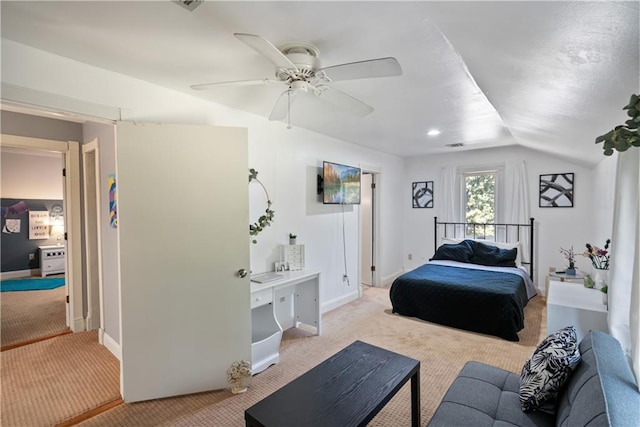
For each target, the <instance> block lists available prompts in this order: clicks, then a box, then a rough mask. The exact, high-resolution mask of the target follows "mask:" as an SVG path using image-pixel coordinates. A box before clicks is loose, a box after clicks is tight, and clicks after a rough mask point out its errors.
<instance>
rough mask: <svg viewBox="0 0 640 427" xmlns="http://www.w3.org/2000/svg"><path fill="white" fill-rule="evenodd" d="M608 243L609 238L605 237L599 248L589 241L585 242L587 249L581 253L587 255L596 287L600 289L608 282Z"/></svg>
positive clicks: (609, 241)
mask: <svg viewBox="0 0 640 427" xmlns="http://www.w3.org/2000/svg"><path fill="white" fill-rule="evenodd" d="M609 243H611V239H607V241H606V242H605V244H604V249H600V248H598V247H596V246H593V245H591V244H590V243H587V245H586V246H587V250H586V251H584V252H583V253H582V256H584V257H588V258H589V259H590V260H591V265H592V266H593V273H594V274H593V275H594V282H595V288H596V289H602V288H603V287H604V286H607V283H608V281H607V276H608V274H609V251H608V249H609Z"/></svg>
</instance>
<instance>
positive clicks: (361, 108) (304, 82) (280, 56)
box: [190, 33, 402, 127]
mask: <svg viewBox="0 0 640 427" xmlns="http://www.w3.org/2000/svg"><path fill="white" fill-rule="evenodd" d="M234 36H236V37H237V38H238V39H239V40H240V41H242V42H244V43H245V44H246V45H248V46H249V47H251V48H252V49H253V50H255V51H256V52H258V53H259V54H261V55H262V56H263V57H265V58H266V59H268V60H269V61H271V62H272V63H273V64H274V65H275V66H276V69H275V78H268V77H267V78H264V79H259V80H239V81H228V82H217V83H205V84H197V85H192V86H190V87H191V89H194V90H205V89H213V88H216V87H221V86H253V85H268V84H277V83H280V84H284V85H286V86H287V89H286V90H285V91H284V92H282V94H281V95H280V97H279V98H278V100H277V102H276V104H275V107H274V108H273V110H272V111H271V114H270V115H269V120H282V119H284V118H285V117H289V118H290V114H289V113H290V110H291V103H292V102H293V100H294V99H295V97H296V96H298V95H299V94H301V93H302V94H305V93H306V94H311V95H313V96H314V97H315V98H316V99H320V100H323V101H326V102H328V103H330V104H332V105H334V106H336V107H338V108H342V109H344V110H347V111H350V112H351V113H353V114H355V115H356V116H360V117H364V116H366V115H367V114H370V113H371V112H373V107H371V106H370V105H367V104H365V103H364V102H362V101H360V100H358V99H356V98H354V97H352V96H350V95H347V94H346V93H344V92H342V91H340V90H338V89H336V88H333V87H331V85H330V83H331V82H334V81H341V80H355V79H367V78H374V77H390V76H399V75H401V74H402V68H401V67H400V64H399V63H398V61H397V60H396V59H395V58H391V57H388V58H379V59H370V60H366V61H358V62H350V63H346V64H340V65H333V66H330V67H322V66H321V63H320V60H319V59H318V55H319V51H318V49H317V48H316V47H315V46H314V45H312V44H309V43H304V42H296V43H289V44H286V45H284V46H281V47H280V48H277V47H276V46H275V45H273V44H272V43H271V42H270V41H268V40H267V39H265V38H263V37H261V36H257V35H253V34H244V33H234ZM288 127H291V124H290V123H289V126H288Z"/></svg>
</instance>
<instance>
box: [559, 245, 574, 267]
mask: <svg viewBox="0 0 640 427" xmlns="http://www.w3.org/2000/svg"><path fill="white" fill-rule="evenodd" d="M560 253H561V254H562V255H564V257H565V259H566V260H567V261H569V267H568V268H569V269H574V268H576V254H575V253H574V252H573V246H571V249H563V248H560Z"/></svg>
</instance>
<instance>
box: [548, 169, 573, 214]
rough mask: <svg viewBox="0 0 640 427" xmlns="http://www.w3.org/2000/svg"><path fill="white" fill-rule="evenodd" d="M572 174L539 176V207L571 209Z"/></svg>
mask: <svg viewBox="0 0 640 427" xmlns="http://www.w3.org/2000/svg"><path fill="white" fill-rule="evenodd" d="M573 191H574V179H573V173H553V174H548V175H540V207H541V208H572V207H573Z"/></svg>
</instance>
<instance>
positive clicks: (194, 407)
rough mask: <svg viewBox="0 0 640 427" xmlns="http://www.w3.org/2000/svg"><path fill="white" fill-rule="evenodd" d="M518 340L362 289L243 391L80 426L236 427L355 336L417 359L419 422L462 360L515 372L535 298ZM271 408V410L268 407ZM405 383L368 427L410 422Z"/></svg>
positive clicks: (539, 318)
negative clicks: (405, 307)
mask: <svg viewBox="0 0 640 427" xmlns="http://www.w3.org/2000/svg"><path fill="white" fill-rule="evenodd" d="M525 317H526V326H525V329H524V330H523V331H522V332H521V333H520V341H519V342H509V341H505V340H502V339H500V338H495V337H491V336H487V335H481V334H476V333H472V332H465V331H460V330H456V329H452V328H447V327H443V326H439V325H435V324H431V323H427V322H423V321H420V320H416V319H411V318H405V317H400V316H397V315H393V314H391V304H390V302H389V290H388V289H386V288H371V289H367V290H366V292H365V296H364V297H363V298H361V299H359V300H357V301H354V302H352V303H350V304H347V305H345V306H343V307H340V308H338V309H336V310H334V311H332V312H329V313H326V314H325V315H324V316H323V323H324V324H323V336H321V337H316V336H313V335H312V334H310V333H308V332H306V331H304V330H300V329H291V330H289V331H286V332H285V334H284V337H283V342H282V345H281V350H280V363H279V364H277V365H274V366H271V367H270V368H268V369H267V370H266V371H264V372H262V373H260V374H258V375H256V376H254V377H253V381H252V385H251V387H250V388H249V391H248V392H247V393H244V394H240V395H235V396H234V395H232V394H231V393H230V392H229V391H228V390H219V391H215V392H208V393H200V394H196V395H189V396H182V397H175V398H167V399H159V400H153V401H148V402H139V403H134V404H123V405H120V406H118V407H116V408H114V409H111V410H109V411H107V412H104V413H102V414H100V415H98V416H96V417H94V418H92V419H90V420H87V421H85V422H83V423H81V424H80V425H82V426H100V427H101V426H225V427H227V426H244V425H245V424H244V410H245V409H246V408H248V407H249V406H251V405H253V404H254V403H256V402H258V401H259V400H261V399H262V398H264V397H266V396H267V395H269V394H270V393H272V392H274V391H276V390H277V389H278V388H280V387H282V386H283V385H285V384H287V383H288V382H290V381H291V380H293V379H295V378H297V377H298V376H300V375H302V374H303V373H304V372H306V371H308V370H309V369H311V368H312V367H314V366H316V365H317V364H319V363H321V362H322V361H323V360H325V359H326V358H328V357H329V356H331V355H333V354H334V353H336V352H338V351H339V350H341V349H342V348H344V347H345V346H347V345H349V344H350V343H352V342H353V341H355V340H361V341H365V342H368V343H371V344H373V345H377V346H380V347H383V348H387V349H389V350H392V351H395V352H398V353H401V354H404V355H406V356H409V357H413V358H415V359H418V360H420V362H421V369H420V389H421V414H422V422H421V424H422V425H424V424H425V423H426V422H427V421H428V420H429V419H430V418H431V416H432V415H433V412H434V411H435V409H436V407H437V406H438V404H439V402H440V400H441V398H442V396H443V395H444V393H445V391H446V389H447V387H448V386H449V384H451V382H452V381H453V379H454V378H455V376H456V375H457V374H458V372H459V371H460V369H462V366H463V365H464V363H465V362H467V361H468V360H478V361H481V362H485V363H490V364H492V365H496V366H500V367H502V368H504V369H507V370H510V371H512V372H518V373H519V372H520V370H521V368H522V365H523V364H524V362H525V360H526V359H527V357H529V355H530V354H531V353H532V352H533V350H534V349H535V347H536V345H537V344H538V343H539V341H540V340H542V339H543V338H544V336H545V335H546V328H545V327H544V326H543V325H545V324H546V311H545V302H544V300H543V299H542V298H541V297H536V298H534V299H533V300H531V301H530V302H529V304H528V305H527V307H526V308H525ZM274 410H275V409H274ZM410 419H411V411H410V386H409V384H408V383H407V384H406V385H405V386H404V387H403V388H402V389H401V390H400V391H399V392H398V394H397V395H396V396H395V397H394V398H393V399H392V400H391V401H390V402H389V403H388V404H387V405H386V406H385V407H384V408H383V409H382V411H381V412H380V413H379V414H378V415H377V416H376V417H375V418H374V419H373V420H372V421H371V423H370V425H371V426H402V425H410V424H411V423H410Z"/></svg>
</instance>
